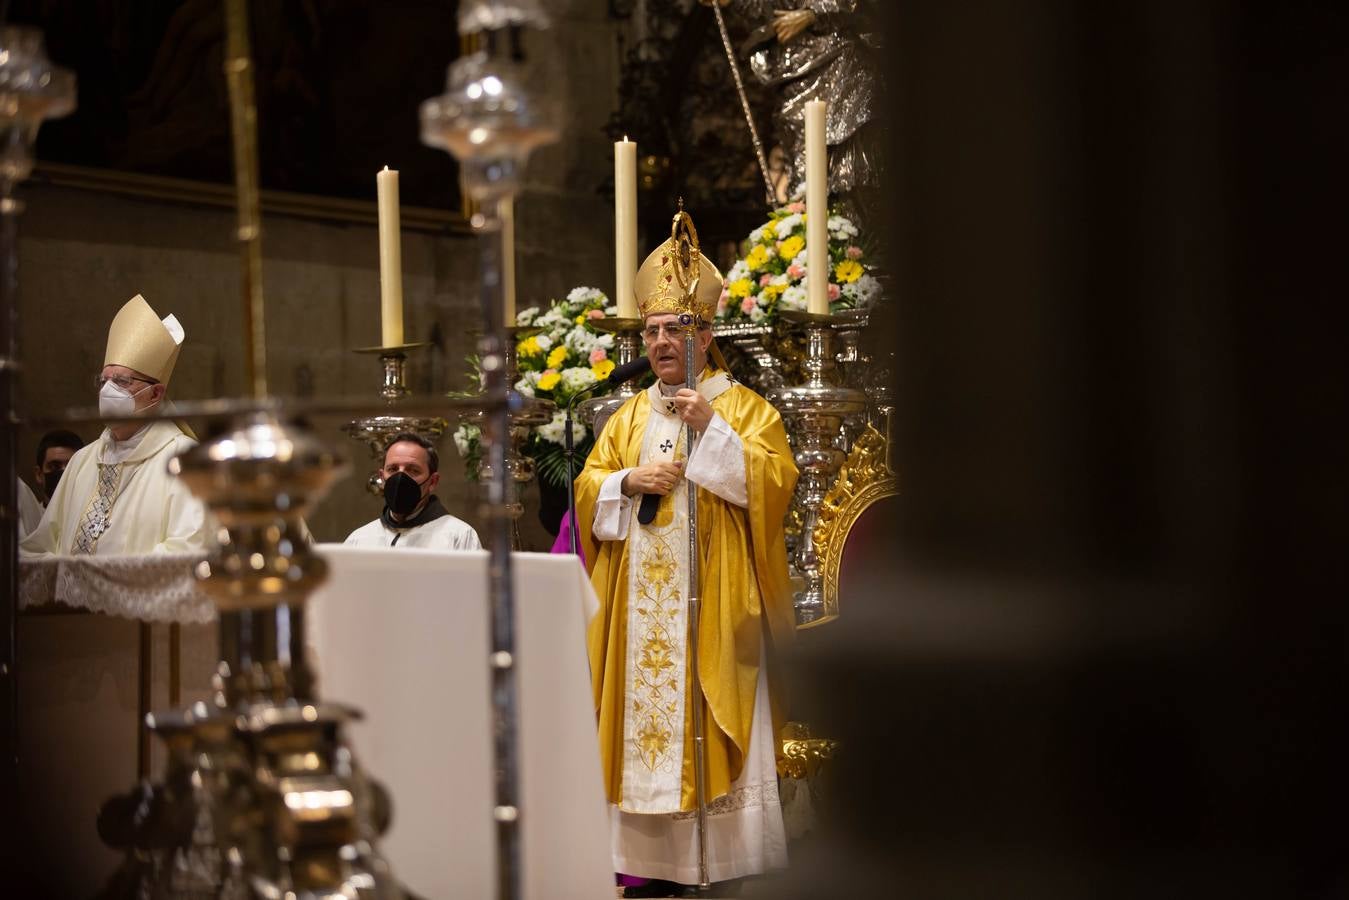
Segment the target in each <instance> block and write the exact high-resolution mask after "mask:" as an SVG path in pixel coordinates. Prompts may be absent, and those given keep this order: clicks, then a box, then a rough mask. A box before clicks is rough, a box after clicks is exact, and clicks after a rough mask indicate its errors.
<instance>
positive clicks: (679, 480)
mask: <svg viewBox="0 0 1349 900" xmlns="http://www.w3.org/2000/svg"><path fill="white" fill-rule="evenodd" d="M672 252H673V249H672V247H671V245H670V244H669V243H667V244H664V245H662V247H661V248H659V249H657V250H656V251H655V252H653V253H652V254H651V256H650V257H648V259H647V261H646V263H645V264H644V265H643V266H642V269H641V271H639V273H638V276H637V279H636V290H637V294H638V303H639V306H640V309H641V312H642V316H643V320H644V328H645V330H644V332H643V339H644V341H645V343H646V349H647V355H648V357H649V358H650V359H651V361H652V367H653V369H654V371H655V372H656V375H657V376H658V378H659V380H658V381H657V383H656V384H653V385H652V386H651V387H650V388H649V389H647V390H646V391H644V392H642V393H641V394H638V395H637V396H635V397H633V398H632V399H631V400H629V401H628V402H627V403H626V404H625V405H624V406H622V407H621V408H620V409H619V410H618V411H617V412H616V413H614V415H613V417H612V418H610V419H609V421H608V423H607V424H606V426H605V428H604V430H603V432H602V433H601V435H600V437H599V439H598V441H597V442H596V444H595V447H594V449H592V450H591V452H590V456H589V458H588V460H587V462H586V466H585V469H584V470H583V471H582V473H581V474H580V476H578V478H577V480H576V496H577V522H578V525H579V529H580V534H581V539H582V541H583V543H584V549H585V557H586V559H587V560H589V561H590V563H589V567H590V572H591V582H592V584H593V585H594V587H595V591H596V593H597V594H598V595H599V597H600V598H601V609H600V612H599V614H598V615H596V616H595V617H594V619H592V620H591V624H590V627H589V632H588V636H587V637H588V645H589V646H588V649H589V655H590V668H591V677H592V681H593V688H594V696H595V707H596V711H597V714H598V718H599V737H600V756H601V761H602V766H603V775H604V780H605V785H606V789H607V792H608V797H609V802H610V804H611V807H610V809H611V819H612V823H613V847H614V864H615V869H616V870H617V871H620V872H624V873H626V874H629V875H638V876H643V877H648V878H659V879H666V880H669V881H676V882H682V883H685V884H692V883H695V882H697V881H698V880H699V879H698V866H697V860H698V855H697V843H696V832H695V824H694V822H695V816H694V812H693V811H694V809H695V807H696V801H695V792H694V774H693V773H694V763H693V754H694V744H693V727H692V717H693V716H694V715H701V716H702V720H703V723H704V725H703V731H704V734H705V735H706V737H707V763H708V767H707V798H708V800H709V801H710V802H709V815H708V837H707V845H708V862H709V877H710V879H711V880H712V881H722V880H727V879H731V878H738V877H742V876H745V875H750V874H755V873H759V872H763V871H765V870H767V869H769V868H777V867H781V866H783V865H785V864H786V837H785V833H784V829H783V823H782V809H781V805H780V803H779V800H778V792H777V776H776V766H775V750H776V747H777V744H778V741H777V734H778V731H779V729H780V727H781V724H782V716H783V715H784V713H785V711H784V710H783V709H782V697H781V692H780V690H778V684H777V679H776V678H775V677H773V676H775V674H776V673H775V672H774V663H775V658H774V654H775V651H776V650H777V649H779V648H780V647H782V645H783V644H784V643H785V642H786V641H789V640H790V639H791V636H792V630H793V627H794V619H793V614H792V603H791V587H790V582H789V580H788V573H787V556H786V543H785V539H784V533H783V517H784V515H785V514H786V512H787V507H788V504H789V503H790V501H791V497H792V490H793V488H794V487H795V485H796V475H797V472H796V466H795V464H794V463H793V461H792V453H791V450H790V448H789V446H788V443H787V435H786V431H785V429H784V428H783V424H782V419H781V417H780V416H779V415H778V412H777V410H775V409H774V408H773V407H772V406H771V405H770V404H769V403H768V402H767V401H765V400H764V399H763V398H762V397H760V396H759V395H758V394H755V393H754V392H753V391H751V390H749V389H748V388H746V387H744V386H743V385H740V384H737V383H735V382H734V381H733V380H732V379H731V378H730V376H729V374H728V373H727V372H726V371H725V369H724V366H723V367H721V368H714V367H712V366H711V365H709V364H708V361H707V351H708V349H709V347H711V344H712V334H711V331H710V329H709V328H708V327H707V324H706V323H707V321H708V320H710V318H711V310H712V309H713V308H714V304H715V302H716V298H717V295H718V294H719V292H720V290H721V276H720V274H719V273H718V272H717V271H716V269H715V268H714V267H712V266H711V264H710V263H708V262H707V261H706V260H701V265H702V267H703V271H702V272H701V275H700V277H699V278H698V281H697V286H698V290H697V292H696V295H695V296H691V297H690V296H684V297H683V298H682V299H681V297H680V292H679V290H678V289H677V286H676V285H675V284H674V280H673V279H672V278H670V277H668V276H669V275H670V256H671V253H672ZM690 307H691V311H692V312H694V313H695V314H696V315H697V317H698V326H699V328H698V331H697V337H696V348H695V350H696V352H695V359H694V368H695V371H696V372H698V373H699V377H698V388H697V390H696V391H693V390H689V389H688V388H687V387H686V386H685V359H684V353H685V348H684V336H683V332H682V331H681V329H680V328H679V325H678V324H677V323H678V318H679V314H680V313H681V312H687V311H690V309H689V308H690ZM712 349H713V352H714V354H715V348H712ZM715 355H717V356H719V354H715ZM686 425H692V426H693V428H694V430H695V432H696V436H695V439H694V446H693V448H692V449H691V450H690V448H688V447H687V446H685V432H686V429H685V426H686ZM691 489H692V490H697V492H698V497H697V503H698V552H699V555H700V559H699V571H700V574H701V590H700V600H701V608H702V611H701V616H700V627H699V648H698V650H699V660H698V673H699V676H700V678H701V682H702V689H703V692H704V694H705V696H706V705H705V708H704V709H703V710H702V711H701V712H700V711H699V710H697V709H695V708H694V707H695V706H696V705H697V704H695V701H694V697H693V694H692V693H691V687H692V686H691V682H690V677H689V667H690V666H691V665H692V660H691V658H690V657H691V654H690V651H689V641H688V613H687V602H688V573H689V558H688V555H689V546H688V530H687V529H688V517H687V493H686V492H687V491H688V490H691ZM645 494H654V495H656V496H658V497H659V506H658V507H657V508H656V511H655V514H654V517H652V518H650V521H648V522H645V523H643V522H642V521H641V519H643V518H646V516H639V514H638V509H639V508H640V505H641V501H642V497H643V495H645Z"/></svg>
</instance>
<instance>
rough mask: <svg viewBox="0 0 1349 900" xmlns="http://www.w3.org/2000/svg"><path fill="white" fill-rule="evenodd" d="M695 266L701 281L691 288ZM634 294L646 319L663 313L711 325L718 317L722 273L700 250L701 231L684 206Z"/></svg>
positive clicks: (641, 273)
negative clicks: (686, 316)
mask: <svg viewBox="0 0 1349 900" xmlns="http://www.w3.org/2000/svg"><path fill="white" fill-rule="evenodd" d="M695 265H696V267H697V268H696V272H697V281H696V283H694V284H692V285H690V281H691V278H690V276H691V275H692V273H693V272H694V271H695V268H694V266H695ZM690 288H692V290H690ZM632 291H633V293H634V294H636V295H637V310H638V312H639V313H640V314H641V317H642V318H643V319H645V318H646V317H647V316H654V315H660V314H663V313H675V314H676V315H678V314H681V313H692V314H693V315H695V316H696V317H698V318H699V319H701V320H702V321H704V322H711V321H712V319H713V318H714V317H715V316H716V314H717V299H718V298H719V297H720V296H721V273H720V272H718V271H717V267H716V266H714V265H712V263H711V262H710V261H709V260H708V259H707V257H706V256H703V254H702V252H701V251H700V250H699V248H698V232H697V231H695V230H694V228H693V219H692V218H691V217H690V216H689V214H688V213H686V212H684V209H683V204H682V203H681V205H680V209H679V212H677V213H675V217H674V223H673V225H672V227H671V229H670V238H669V240H667V241H665V242H664V243H662V244H661V245H660V246H659V247H657V248H656V249H655V250H652V251H651V255H650V256H648V257H647V258H646V261H645V262H643V263H642V266H641V268H639V269H638V270H637V276H636V277H635V278H634V279H633V282H632Z"/></svg>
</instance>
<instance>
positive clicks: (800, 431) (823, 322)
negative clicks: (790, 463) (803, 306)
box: [766, 311, 867, 627]
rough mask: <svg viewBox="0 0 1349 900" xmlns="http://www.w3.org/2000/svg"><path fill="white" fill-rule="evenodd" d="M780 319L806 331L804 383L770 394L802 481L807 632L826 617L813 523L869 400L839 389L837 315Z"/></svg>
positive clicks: (802, 609) (799, 601) (800, 547)
mask: <svg viewBox="0 0 1349 900" xmlns="http://www.w3.org/2000/svg"><path fill="white" fill-rule="evenodd" d="M782 318H783V319H784V320H785V321H787V322H790V323H792V324H794V325H799V326H801V327H803V328H804V329H805V332H806V355H805V358H804V360H803V361H802V363H801V368H802V371H803V372H804V374H805V381H804V382H802V383H801V384H797V385H792V386H789V387H781V388H774V389H772V390H770V391H768V392H767V394H766V397H767V399H768V401H769V402H770V403H772V404H773V405H774V406H775V407H777V409H778V411H779V412H781V413H782V417H783V418H784V419H785V420H787V424H788V425H789V432H790V434H791V435H792V436H793V437H794V438H795V441H794V442H793V451H794V452H793V456H794V458H795V459H796V466H797V469H798V470H799V471H800V480H799V483H798V484H797V488H796V497H795V500H794V503H795V504H796V505H797V506H798V507H799V511H800V513H801V525H802V528H801V536H800V538H799V539H798V542H797V545H796V552H795V555H794V559H793V563H794V567H795V569H796V571H797V574H798V575H800V576H801V578H802V579H803V580H804V582H805V584H804V586H803V588H802V590H801V591H800V592H798V593H797V595H796V597H795V601H794V605H795V607H796V623H797V626H798V627H804V626H807V625H810V624H812V623H814V622H817V621H820V620H822V619H824V618H825V616H826V610H825V601H824V584H823V579H822V577H821V572H820V558H819V552H818V548H817V547H816V546H815V537H814V532H815V523H816V521H817V520H818V519H819V515H820V503H821V502H822V501H823V500H824V495H825V494H826V493H827V492H828V491H829V486H830V485H831V484H832V483H833V480H834V477H835V476H836V475H838V470H839V467H840V466H842V465H843V460H844V459H845V458H846V456H847V454H846V453H845V452H844V450H843V448H842V447H841V446H840V444H841V443H842V434H843V425H844V422H845V421H846V420H847V418H848V417H850V416H856V415H859V414H860V413H863V412H865V410H866V407H867V398H866V395H865V394H864V393H862V392H861V391H859V390H857V389H855V388H850V387H842V386H840V385H839V384H838V373H837V371H836V363H835V360H834V350H833V339H834V328H835V326H837V324H838V323H839V318H838V317H837V316H832V315H817V314H812V313H805V312H796V311H787V312H783V313H782Z"/></svg>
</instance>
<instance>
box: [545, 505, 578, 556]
mask: <svg viewBox="0 0 1349 900" xmlns="http://www.w3.org/2000/svg"><path fill="white" fill-rule="evenodd" d="M549 552H550V553H570V552H571V510H567V511H566V512H565V513H563V514H562V524H561V525H559V526H558V529H557V540H555V541H553V549H552V550H550V551H549ZM576 555H577V556H579V557H581V565H585V561H586V552H585V548H584V547H582V546H581V544H580V535H577V544H576Z"/></svg>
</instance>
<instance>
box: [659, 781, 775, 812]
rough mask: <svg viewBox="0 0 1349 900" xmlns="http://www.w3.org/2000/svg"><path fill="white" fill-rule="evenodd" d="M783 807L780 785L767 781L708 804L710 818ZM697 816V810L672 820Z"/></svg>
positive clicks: (735, 791) (736, 790) (723, 796)
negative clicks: (746, 810)
mask: <svg viewBox="0 0 1349 900" xmlns="http://www.w3.org/2000/svg"><path fill="white" fill-rule="evenodd" d="M781 805H782V801H781V800H780V799H779V797H778V783H777V782H776V781H766V782H764V783H763V784H747V785H745V786H744V787H741V788H736V789H735V790H733V791H731V792H730V793H729V794H722V795H721V796H720V797H718V798H717V799H715V800H713V801H711V802H710V803H708V804H707V814H708V815H709V816H724V815H726V814H727V813H734V812H740V811H741V810H742V809H761V808H763V807H765V806H781ZM697 815H698V811H697V810H696V809H695V810H690V811H688V812H677V813H673V814H672V815H671V818H673V819H674V820H675V821H680V820H683V819H692V818H694V817H695V816H697Z"/></svg>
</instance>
